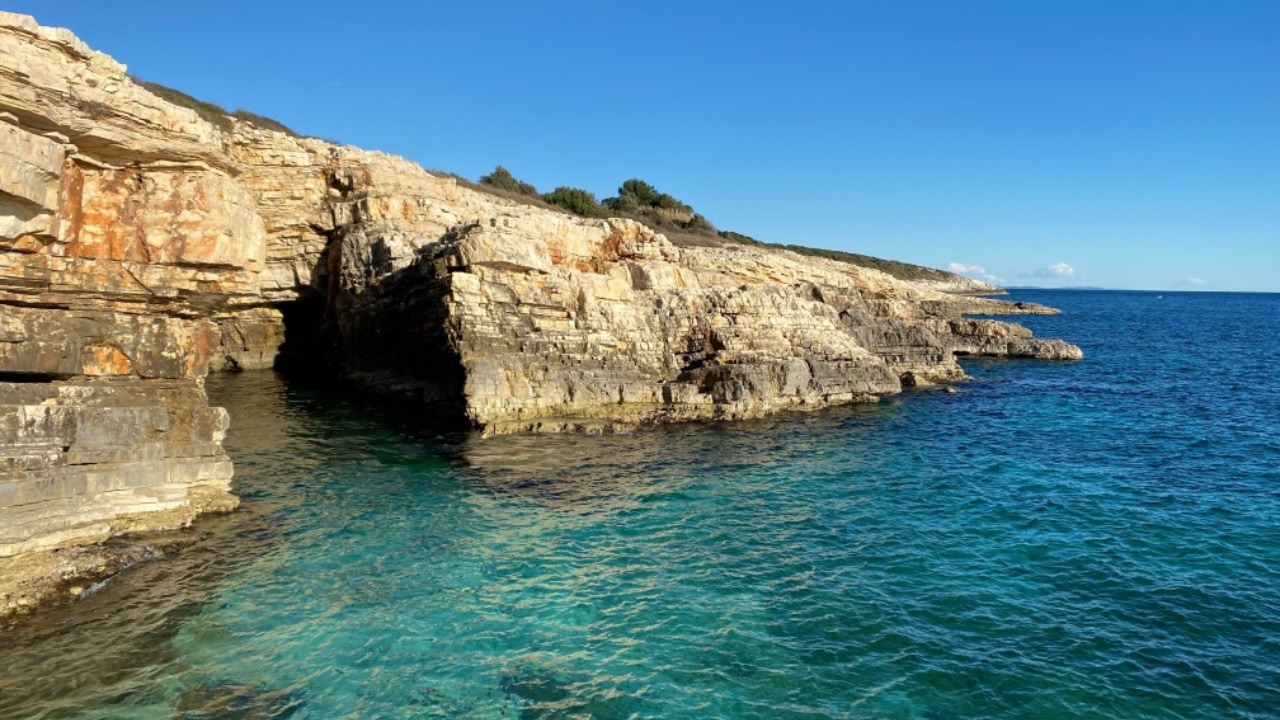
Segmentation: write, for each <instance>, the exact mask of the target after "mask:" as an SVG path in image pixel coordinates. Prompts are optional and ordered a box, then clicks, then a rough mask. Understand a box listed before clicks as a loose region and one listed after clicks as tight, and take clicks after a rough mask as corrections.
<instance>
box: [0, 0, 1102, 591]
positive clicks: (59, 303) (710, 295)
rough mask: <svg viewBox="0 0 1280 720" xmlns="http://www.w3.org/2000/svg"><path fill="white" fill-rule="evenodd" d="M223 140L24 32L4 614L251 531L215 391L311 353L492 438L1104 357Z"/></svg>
mask: <svg viewBox="0 0 1280 720" xmlns="http://www.w3.org/2000/svg"><path fill="white" fill-rule="evenodd" d="M216 120H217V122H211V121H210V120H209V119H207V118H203V117H201V116H200V115H199V114H197V113H196V112H195V111H193V110H191V109H188V108H185V107H180V106H178V105H174V104H171V103H169V102H166V101H165V100H163V99H161V98H160V97H158V96H156V95H154V94H152V93H151V92H149V91H148V90H147V89H146V88H144V87H142V86H139V85H138V84H135V83H134V82H133V81H132V80H131V79H130V78H129V76H128V75H127V74H126V71H125V68H124V66H122V65H120V64H119V63H117V62H115V61H114V60H112V59H111V58H109V57H107V56H105V55H102V54H100V53H97V52H94V51H92V50H90V49H88V48H87V47H85V46H84V44H83V43H81V42H80V41H79V40H78V39H76V38H75V37H74V36H73V35H71V34H70V33H69V32H67V31H65V30H61V29H51V28H44V27H40V26H38V25H37V24H36V23H35V21H34V20H32V19H31V18H28V17H25V16H21V15H15V14H11V13H0V447H2V448H3V450H2V452H3V454H2V455H0V461H2V462H3V465H2V466H0V467H2V469H0V616H3V615H4V614H6V612H11V611H12V610H13V609H14V608H15V607H17V605H18V604H19V603H20V602H26V601H29V599H30V597H31V596H33V595H38V594H39V593H41V592H46V593H47V592H53V591H55V590H57V588H58V580H59V578H67V579H69V578H72V577H75V576H77V574H84V573H86V572H92V569H86V568H85V567H80V566H77V565H76V563H75V562H71V561H70V560H67V558H71V557H79V556H78V555H74V554H66V553H65V552H64V551H62V550H60V549H61V548H66V547H68V546H73V545H83V544H84V543H92V542H97V541H101V540H103V539H105V538H107V537H109V536H112V535H116V534H119V533H122V532H136V531H146V530H155V529H159V528H170V527H176V526H181V525H183V524H185V523H188V522H189V521H190V520H191V518H192V517H194V516H195V515H196V514H197V513H199V512H204V511H208V510H218V509H227V508H230V507H233V506H234V504H235V498H234V496H232V495H231V494H230V478H231V465H230V462H229V461H228V459H227V457H226V456H225V454H224V453H223V452H222V447H221V442H222V438H223V433H224V432H225V430H226V428H227V422H228V418H227V417H226V414H225V413H224V412H223V411H222V410H220V409H217V408H210V407H208V402H207V399H206V396H205V394H204V387H203V378H204V376H205V374H206V373H207V372H208V370H209V369H210V367H211V365H212V367H214V368H215V369H219V368H240V369H253V368H263V367H271V366H272V365H273V364H274V363H276V362H277V354H278V353H279V352H280V349H281V347H282V345H283V346H286V347H287V345H288V344H290V343H294V342H295V341H296V340H297V339H298V338H302V341H305V342H307V343H309V344H308V345H307V347H308V348H309V349H310V350H311V351H312V353H311V354H309V355H306V356H305V360H306V361H307V362H311V363H315V364H325V365H328V366H330V367H331V368H332V369H333V370H335V371H337V372H340V373H341V374H342V375H344V376H345V377H347V378H349V379H350V380H351V381H353V382H355V383H358V384H359V385H360V386H362V387H365V388H368V389H370V390H372V391H374V392H378V393H385V394H390V395H397V396H402V397H406V398H409V399H411V400H413V401H415V402H419V403H424V404H425V406H426V407H427V408H429V413H428V414H429V415H432V416H434V417H437V418H439V419H442V420H454V421H459V422H464V423H467V424H469V425H471V426H473V427H477V428H482V429H484V430H485V431H486V432H490V433H495V432H511V431H518V430H572V429H602V428H605V429H607V428H617V427H621V426H630V425H635V424H643V423H653V422H670V421H685V420H696V419H707V418H728V419H732V418H746V417H756V416H760V415H763V414H766V413H770V412H774V411H777V410H781V409H788V408H817V407H824V406H828V405H833V404H838V403H848V402H856V401H864V400H871V399H874V398H875V397H876V396H879V395H883V394H886V393H894V392H897V391H898V390H900V388H901V387H902V385H903V384H904V383H905V384H915V383H923V382H947V381H952V380H956V379H959V378H962V377H963V372H962V370H961V368H960V367H959V366H958V365H957V364H956V360H955V356H956V355H957V354H958V353H959V354H966V353H969V354H972V353H978V354H984V355H997V356H1011V357H1036V358H1054V359H1069V358H1078V357H1079V356H1080V353H1079V350H1078V348H1075V347H1074V346H1070V345H1067V344H1065V343H1062V342H1060V341H1056V340H1048V341H1046V340H1038V339H1035V338H1032V337H1031V334H1030V333H1029V332H1028V331H1026V330H1025V329H1023V328H1021V327H1019V326H1016V325H1010V324H1007V323H1001V322H997V321H992V320H970V319H966V318H965V317H963V316H964V315H965V314H997V313H1002V312H1008V313H1016V312H1048V309H1045V308H1039V307H1023V306H1015V305H1014V304H1012V303H1005V302H999V301H995V300H986V299H982V298H975V297H961V296H958V295H954V294H947V293H943V292H939V291H938V289H937V288H935V287H929V286H926V285H924V284H922V283H912V282H907V281H902V280H898V279H895V278H893V277H891V276H889V275H886V274H884V273H882V272H879V271H876V270H870V269H867V268H862V267H858V266H855V265H851V264H846V263H841V262H836V261H832V260H824V259H818V258H812V257H805V256H800V255H796V254H794V253H791V252H786V251H780V250H776V249H770V248H767V247H758V246H745V245H744V246H739V245H725V246H723V247H679V246H677V245H675V244H673V243H672V242H670V241H669V240H668V239H667V238H666V237H664V236H663V235H661V234H657V233H655V232H654V231H652V230H651V229H649V228H647V227H645V226H643V225H640V224H638V223H636V222H633V221H629V220H617V219H614V220H587V219H583V218H579V217H576V216H572V215H569V214H565V213H560V212H556V211H553V210H549V209H547V208H545V207H539V206H533V205H529V204H523V203H521V202H519V201H517V200H513V199H509V198H506V197H502V196H499V195H494V194H489V193H485V192H480V191H477V190H475V189H472V188H468V187H464V186H462V185H460V184H459V183H458V182H457V181H456V180H454V179H453V178H450V177H442V176H437V175H434V174H431V173H428V172H426V171H424V170H422V169H421V168H420V167H418V166H417V165H415V164H413V163H410V162H408V161H406V160H403V159H401V158H397V157H393V156H389V155H384V154H381V153H376V152H367V151H363V150H359V149H356V148H351V147H339V146H335V145H332V144H330V143H327V142H324V141H321V140H316V139H308V138H299V137H295V136H292V135H289V134H286V133H283V132H276V131H272V130H268V129H263V128H261V127H257V126H255V125H253V124H251V123H246V122H241V121H239V120H235V119H232V118H216ZM950 289H953V290H961V291H966V292H973V291H975V288H974V287H973V286H972V285H967V286H965V287H963V288H950ZM982 290H983V289H982V288H978V289H977V291H982ZM288 318H293V319H294V320H295V321H296V322H294V323H292V325H291V324H290V323H289V322H287V319H288ZM286 340H288V343H286ZM58 552H64V554H63V555H61V556H59V555H58V554H57V553H58ZM33 558H34V559H35V560H33ZM58 558H62V560H63V561H59V560H58ZM6 563H7V564H6ZM95 563H96V564H94V567H105V566H106V565H110V563H106V564H104V563H102V562H98V561H95ZM21 568H27V570H25V571H24V570H21ZM32 568H36V569H35V570H32ZM51 568H56V569H51ZM100 571H101V570H99V572H100ZM24 572H25V573H26V575H23V574H22V573H24ZM33 578H34V579H33Z"/></svg>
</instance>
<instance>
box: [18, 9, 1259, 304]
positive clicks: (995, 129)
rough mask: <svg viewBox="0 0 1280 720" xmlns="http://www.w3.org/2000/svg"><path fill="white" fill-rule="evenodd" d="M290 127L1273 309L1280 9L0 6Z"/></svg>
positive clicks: (760, 232)
mask: <svg viewBox="0 0 1280 720" xmlns="http://www.w3.org/2000/svg"><path fill="white" fill-rule="evenodd" d="M0 9H4V10H10V11H15V12H23V13H27V14H31V15H34V16H35V17H36V18H37V20H39V21H40V22H41V24H44V25H56V26H63V27H69V28H71V29H72V30H73V31H74V32H75V33H76V34H77V35H79V36H80V37H81V38H82V39H83V40H85V41H86V42H87V43H89V45H90V46H91V47H93V48H94V49H97V50H101V51H103V52H106V53H108V54H110V55H112V56H114V57H115V58H116V59H117V60H120V61H121V62H124V63H126V64H127V65H128V66H129V68H130V71H131V72H132V73H134V74H136V75H138V76H140V77H142V78H145V79H148V80H152V81H156V82H160V83H163V84H165V85H170V86H173V87H176V88H179V89H181V90H183V91H184V92H187V93H189V94H191V95H194V96H196V97H199V98H202V99H205V100H210V101H213V102H216V103H218V104H220V105H223V106H224V107H227V108H229V109H234V108H244V109H247V110H250V111H253V112H256V113H259V114H262V115H267V116H269V117H273V118H275V119H277V120H280V121H282V122H284V123H285V124H287V125H289V126H290V127H292V128H294V129H295V130H297V131H298V132H301V133H305V134H309V135H317V136H321V137H325V138H330V139H334V140H338V141H342V142H344V143H350V144H353V145H359V146H361V147H365V148H369V149H377V150H384V151H387V152H392V153H396V154H400V155H404V156H406V157H408V158H410V159H413V160H415V161H417V162H419V163H421V164H422V165H423V166H425V167H427V168H429V169H432V168H434V169H441V170H448V171H451V172H456V173H458V174H461V175H464V176H467V177H471V178H478V177H479V176H480V175H483V174H485V173H487V172H488V171H490V170H492V169H493V167H494V166H495V165H499V164H501V165H503V166H505V167H506V168H508V169H509V170H511V172H512V173H513V174H515V175H516V176H517V177H518V178H521V179H523V180H526V181H529V182H532V183H534V184H535V185H536V186H537V187H538V188H539V189H541V190H543V191H548V190H551V189H553V188H555V187H557V186H560V185H571V186H575V187H581V188H585V189H587V190H590V191H592V192H594V193H596V195H597V196H599V197H602V198H603V197H607V196H611V195H614V194H616V190H617V187H618V185H620V184H621V183H622V181H623V180H626V179H628V178H632V177H638V178H642V179H644V180H646V181H648V182H650V183H652V184H653V185H655V186H657V187H658V188H659V189H660V190H662V191H664V192H668V193H671V194H672V195H674V196H676V197H677V198H679V199H681V200H683V201H685V202H687V203H689V204H691V205H693V206H694V208H695V209H696V210H698V211H699V212H701V213H702V214H703V215H705V216H706V217H708V218H709V219H710V220H711V221H712V222H714V223H715V224H716V225H717V226H718V227H719V228H721V229H727V230H735V231H738V232H742V233H746V234H748V235H751V236H753V237H756V238H758V239H761V240H766V241H771V242H781V243H795V244H800V245H809V246H813V247H824V248H834V249H839V250H848V251H852V252H859V253H865V254H869V255H877V256H881V257H888V258H893V259H898V260H904V261H907V262H914V263H919V264H924V265H929V266H933V267H942V268H951V269H954V270H957V271H960V272H965V273H968V274H971V275H973V276H975V277H981V278H985V279H989V280H992V281H994V282H997V283H1000V284H1004V285H1036V286H1045V287H1058V286H1101V287H1111V288H1135V289H1169V290H1173V289H1184V290H1250V291H1268V292H1277V291H1280V2H1276V1H1275V0H1152V1H1147V0H1123V1H1122V2H1117V1H1116V0H1035V1H1030V0H1003V1H998V0H945V1H944V0H827V1H826V2H815V1H812V0H788V1H787V2H763V1H756V0H736V1H734V2H728V1H726V2H709V1H699V0H683V2H664V1H661V0H650V1H648V2H633V1H628V0H593V1H579V0H557V1H555V2H527V1H526V2H487V1H485V0H470V2H465V3H464V2H456V1H454V2H448V3H444V2H432V1H430V0H417V1H400V0H386V1H382V2H380V1H378V0H371V1H370V2H366V3H361V4H356V3H349V2H348V3H341V4H339V3H329V2H320V1H316V0H308V1H306V2H303V1H301V0H272V1H271V2H260V1H259V2H247V1H240V0H219V1H218V2H201V1H192V2H174V1H173V0H165V1H164V2H149V1H142V0H137V1H131V0H115V1H113V2H109V3H108V2H101V0H80V1H72V0H65V1H63V0H36V1H24V0H0Z"/></svg>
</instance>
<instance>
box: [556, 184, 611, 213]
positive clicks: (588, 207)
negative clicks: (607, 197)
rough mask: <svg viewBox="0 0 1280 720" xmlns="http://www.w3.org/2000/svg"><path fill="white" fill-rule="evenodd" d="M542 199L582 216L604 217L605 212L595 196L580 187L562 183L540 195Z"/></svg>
mask: <svg viewBox="0 0 1280 720" xmlns="http://www.w3.org/2000/svg"><path fill="white" fill-rule="evenodd" d="M542 199H543V200H545V201H547V202H548V203H550V204H551V205H556V206H559V207H562V208H564V209H565V210H568V211H569V212H571V213H573V214H575V215H581V216H582V217H604V216H605V215H606V213H605V212H604V211H603V209H602V208H601V207H600V204H599V203H597V202H596V196H595V195H594V194H592V193H589V192H587V191H586V190H583V189H581V188H575V187H568V186H566V185H562V186H560V187H558V188H556V189H555V190H552V191H551V192H549V193H547V194H546V195H543V196H542Z"/></svg>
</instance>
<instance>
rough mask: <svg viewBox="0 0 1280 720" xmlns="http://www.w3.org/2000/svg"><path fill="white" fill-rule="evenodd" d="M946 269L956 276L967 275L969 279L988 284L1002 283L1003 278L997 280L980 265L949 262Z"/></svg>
mask: <svg viewBox="0 0 1280 720" xmlns="http://www.w3.org/2000/svg"><path fill="white" fill-rule="evenodd" d="M947 269H948V270H950V271H951V272H953V273H956V274H958V275H968V276H969V277H971V278H977V279H979V280H985V281H987V282H989V283H1002V282H1004V279H1003V278H998V277H996V276H995V275H993V274H992V273H989V272H987V269H986V268H985V267H983V266H981V265H967V264H965V263H958V262H949V263H947Z"/></svg>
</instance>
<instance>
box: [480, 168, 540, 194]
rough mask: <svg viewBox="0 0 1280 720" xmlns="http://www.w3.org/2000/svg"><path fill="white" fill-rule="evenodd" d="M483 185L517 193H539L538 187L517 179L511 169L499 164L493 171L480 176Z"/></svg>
mask: <svg viewBox="0 0 1280 720" xmlns="http://www.w3.org/2000/svg"><path fill="white" fill-rule="evenodd" d="M480 184H481V185H488V186H489V187H493V188H497V189H499V190H506V191H507V192H512V193H516V194H517V195H537V194H538V189H537V188H536V187H534V186H533V185H531V184H530V183H527V182H524V181H523V180H517V179H516V177H515V176H514V175H512V174H511V172H510V171H509V170H507V169H506V168H504V167H502V166H501V165H499V166H498V167H496V168H494V169H493V172H491V173H489V174H488V175H485V176H484V177H482V178H480Z"/></svg>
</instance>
